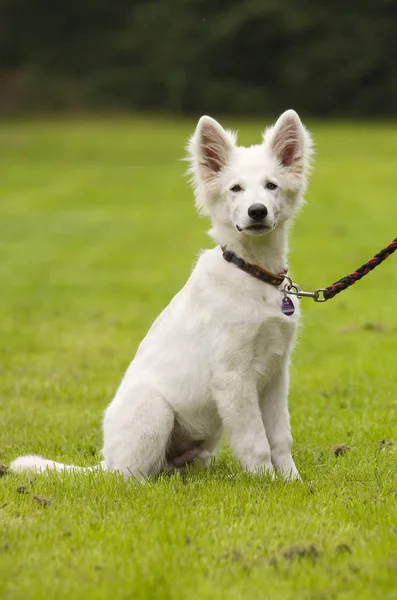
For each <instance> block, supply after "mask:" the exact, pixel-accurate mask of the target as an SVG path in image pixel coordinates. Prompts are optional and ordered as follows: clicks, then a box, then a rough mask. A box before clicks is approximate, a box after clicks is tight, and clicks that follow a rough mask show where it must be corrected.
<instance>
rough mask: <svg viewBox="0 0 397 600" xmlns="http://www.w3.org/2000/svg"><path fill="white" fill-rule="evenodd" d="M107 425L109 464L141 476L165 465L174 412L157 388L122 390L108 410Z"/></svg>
mask: <svg viewBox="0 0 397 600" xmlns="http://www.w3.org/2000/svg"><path fill="white" fill-rule="evenodd" d="M103 426H104V447H103V457H104V462H105V464H106V467H107V468H109V469H112V470H117V471H120V472H122V473H123V475H124V476H125V477H129V476H133V477H135V478H137V479H140V480H143V479H145V478H147V477H150V476H153V477H154V476H156V475H158V474H159V473H160V472H161V471H162V470H163V469H164V467H165V465H166V460H165V455H166V451H167V447H168V444H169V441H170V438H171V434H172V430H173V427H174V413H173V410H172V408H171V407H170V406H169V404H168V403H167V402H166V401H165V400H164V398H162V396H160V395H159V394H158V392H157V391H155V390H153V389H148V387H147V386H145V387H143V386H142V387H141V388H140V389H134V390H129V391H128V392H127V393H124V394H123V393H121V394H120V392H119V394H118V395H117V396H116V398H115V399H114V400H113V402H112V403H111V404H110V405H109V407H108V409H107V410H106V412H105V418H104V424H103Z"/></svg>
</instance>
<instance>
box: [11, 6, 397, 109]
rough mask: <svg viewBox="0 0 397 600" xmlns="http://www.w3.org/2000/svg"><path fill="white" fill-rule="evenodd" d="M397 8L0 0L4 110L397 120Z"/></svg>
mask: <svg viewBox="0 0 397 600" xmlns="http://www.w3.org/2000/svg"><path fill="white" fill-rule="evenodd" d="M396 27H397V0H361V1H360V0H326V1H325V0H324V1H323V0H317V1H316V0H129V1H128V0H74V1H73V0H72V1H70V0H69V1H66V0H0V59H1V64H0V110H2V112H3V113H4V112H10V111H18V110H48V109H50V110H54V109H67V110H71V109H86V108H98V109H103V108H111V109H139V110H141V109H144V110H148V109H149V110H151V109H153V110H159V111H170V112H177V113H187V112H201V111H202V110H205V111H214V112H217V113H218V114H219V113H244V114H255V113H274V112H279V111H280V110H282V109H284V108H287V107H289V106H294V107H295V108H297V109H298V110H301V111H303V112H305V113H306V114H311V115H368V116H379V115H382V116H383V115H384V116H390V115H396V114H397V102H396V100H397V68H396V65H397V34H396Z"/></svg>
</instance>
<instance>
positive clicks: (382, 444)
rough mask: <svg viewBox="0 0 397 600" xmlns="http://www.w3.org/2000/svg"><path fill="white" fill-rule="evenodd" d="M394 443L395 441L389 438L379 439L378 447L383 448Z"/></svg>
mask: <svg viewBox="0 0 397 600" xmlns="http://www.w3.org/2000/svg"><path fill="white" fill-rule="evenodd" d="M393 444H394V442H389V441H388V440H379V442H378V448H380V449H381V450H383V449H384V448H390V446H393Z"/></svg>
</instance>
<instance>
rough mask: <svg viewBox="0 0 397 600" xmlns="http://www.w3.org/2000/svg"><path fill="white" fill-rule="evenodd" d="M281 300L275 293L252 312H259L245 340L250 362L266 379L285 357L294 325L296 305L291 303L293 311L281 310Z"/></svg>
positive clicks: (297, 309)
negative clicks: (250, 332)
mask: <svg viewBox="0 0 397 600" xmlns="http://www.w3.org/2000/svg"><path fill="white" fill-rule="evenodd" d="M282 300H283V298H282V297H281V298H280V296H278V295H275V296H273V297H272V298H271V302H269V301H268V302H267V303H266V304H265V305H264V306H263V310H262V312H260V309H258V310H257V311H256V313H254V314H256V315H258V313H259V314H260V317H259V318H257V321H256V323H255V324H253V336H252V339H251V340H250V341H251V343H250V344H249V347H250V349H251V352H252V356H251V365H252V366H253V368H254V370H255V371H256V372H257V373H259V374H260V375H265V376H266V379H267V378H268V376H269V375H271V372H273V371H275V370H277V369H278V367H279V366H280V364H281V363H283V362H284V361H285V360H286V359H287V357H288V355H289V352H290V350H291V347H292V345H293V342H294V339H295V333H296V329H297V325H298V316H299V307H298V306H297V305H296V306H294V305H293V307H294V313H293V314H290V315H285V314H283V312H282Z"/></svg>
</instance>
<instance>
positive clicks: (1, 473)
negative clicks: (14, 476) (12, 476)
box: [0, 465, 10, 477]
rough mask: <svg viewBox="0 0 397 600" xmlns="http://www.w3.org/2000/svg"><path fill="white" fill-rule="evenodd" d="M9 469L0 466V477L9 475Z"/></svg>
mask: <svg viewBox="0 0 397 600" xmlns="http://www.w3.org/2000/svg"><path fill="white" fill-rule="evenodd" d="M9 472H10V471H9V469H8V467H6V466H5V465H0V477H4V475H8V473H9Z"/></svg>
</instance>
